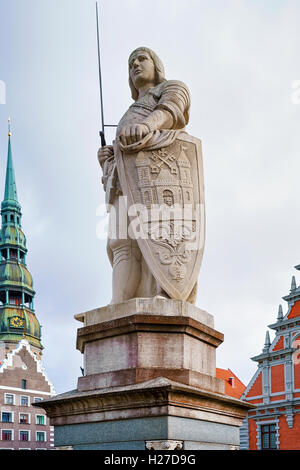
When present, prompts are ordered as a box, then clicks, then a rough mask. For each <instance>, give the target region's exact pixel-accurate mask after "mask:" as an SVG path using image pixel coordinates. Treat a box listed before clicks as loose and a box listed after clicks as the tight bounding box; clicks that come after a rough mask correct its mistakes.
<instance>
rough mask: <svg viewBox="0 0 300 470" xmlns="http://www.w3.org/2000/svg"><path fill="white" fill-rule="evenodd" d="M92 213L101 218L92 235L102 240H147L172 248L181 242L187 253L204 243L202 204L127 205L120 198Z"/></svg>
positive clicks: (123, 197) (102, 205)
mask: <svg viewBox="0 0 300 470" xmlns="http://www.w3.org/2000/svg"><path fill="white" fill-rule="evenodd" d="M107 212H109V214H108V213H107ZM96 214H97V216H100V217H101V220H100V221H99V222H98V224H97V228H96V234H97V238H99V239H102V240H103V239H106V238H109V239H111V240H116V239H128V238H131V239H132V240H139V239H142V240H149V239H151V240H152V241H156V242H166V243H169V244H171V245H172V246H174V247H175V246H177V245H178V243H181V242H185V243H186V245H187V249H188V250H199V249H201V248H202V245H203V243H204V204H195V206H193V205H192V204H187V205H185V206H183V207H182V206H181V205H180V204H171V203H170V205H168V204H151V205H150V206H146V205H144V204H132V205H130V206H128V204H127V197H126V196H121V197H119V200H118V204H116V205H108V206H107V205H106V204H100V205H99V206H98V208H97V212H96Z"/></svg>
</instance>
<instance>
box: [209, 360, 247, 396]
mask: <svg viewBox="0 0 300 470" xmlns="http://www.w3.org/2000/svg"><path fill="white" fill-rule="evenodd" d="M216 376H217V378H218V379H222V380H224V382H225V394H226V395H229V396H230V397H234V398H241V396H242V394H243V393H244V391H245V390H246V386H245V385H244V384H243V382H242V381H241V380H240V379H239V378H238V377H237V376H236V375H235V374H234V373H233V372H232V370H230V369H227V370H226V369H220V368H218V367H217V369H216ZM232 379H233V380H232Z"/></svg>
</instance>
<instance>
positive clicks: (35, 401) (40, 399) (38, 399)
mask: <svg viewBox="0 0 300 470" xmlns="http://www.w3.org/2000/svg"><path fill="white" fill-rule="evenodd" d="M40 401H42V398H39V397H34V399H33V402H34V403H39V402H40Z"/></svg>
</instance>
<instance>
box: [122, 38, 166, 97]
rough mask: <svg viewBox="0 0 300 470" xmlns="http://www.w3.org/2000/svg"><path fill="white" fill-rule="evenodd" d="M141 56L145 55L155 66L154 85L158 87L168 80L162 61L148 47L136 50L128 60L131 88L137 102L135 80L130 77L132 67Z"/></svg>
mask: <svg viewBox="0 0 300 470" xmlns="http://www.w3.org/2000/svg"><path fill="white" fill-rule="evenodd" d="M139 54H145V55H146V56H148V57H149V58H150V59H151V60H152V62H153V65H154V85H158V84H159V83H162V82H164V81H165V80H166V78H165V70H164V66H163V63H162V61H161V60H160V58H159V57H158V56H157V55H156V54H155V52H153V51H152V50H151V49H149V48H148V47H138V48H137V49H135V50H134V51H133V52H132V53H131V54H130V56H129V59H128V69H129V86H130V89H131V96H132V98H133V99H134V100H135V101H136V100H137V99H138V95H139V93H138V89H137V88H136V87H135V85H134V83H133V80H132V78H131V76H130V70H131V67H132V63H133V61H134V60H135V58H136V57H138V56H139Z"/></svg>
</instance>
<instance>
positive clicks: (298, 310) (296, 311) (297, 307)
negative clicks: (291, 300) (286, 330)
mask: <svg viewBox="0 0 300 470" xmlns="http://www.w3.org/2000/svg"><path fill="white" fill-rule="evenodd" d="M299 316H300V300H298V302H296V303H295V304H294V305H293V307H292V308H291V311H290V313H289V316H288V318H295V317H299Z"/></svg>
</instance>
